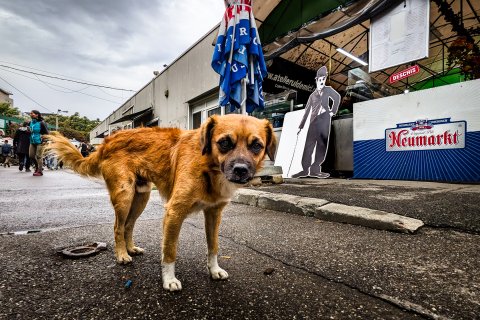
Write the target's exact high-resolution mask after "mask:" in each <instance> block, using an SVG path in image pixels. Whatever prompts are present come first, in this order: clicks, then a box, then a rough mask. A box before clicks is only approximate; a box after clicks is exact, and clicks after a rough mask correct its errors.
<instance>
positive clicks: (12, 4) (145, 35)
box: [0, 0, 224, 120]
mask: <svg viewBox="0 0 480 320" xmlns="http://www.w3.org/2000/svg"><path fill="white" fill-rule="evenodd" d="M223 12H224V2H223V0H133V1H127V0H33V1H32V0H0V65H1V66H0V88H2V89H5V90H7V91H10V92H11V93H13V96H12V98H13V100H14V106H15V107H17V108H19V109H20V110H22V111H30V110H31V109H38V110H39V111H40V112H44V113H55V112H56V111H57V109H61V110H68V111H69V114H73V113H75V112H78V113H80V115H82V116H87V117H88V118H90V119H96V118H99V119H100V120H103V119H104V118H105V117H107V116H108V115H109V114H110V113H111V112H112V111H114V110H115V109H117V108H118V107H119V106H120V105H121V104H123V102H125V100H127V99H128V98H129V97H131V96H132V95H133V94H134V93H135V92H132V91H118V90H111V89H105V88H103V89H102V88H97V87H92V86H87V85H84V84H76V83H71V82H66V81H61V80H56V79H51V78H46V77H42V76H39V75H35V74H32V73H25V72H21V71H19V70H14V69H11V68H17V69H22V70H28V71H32V72H35V73H42V74H48V75H51V76H55V77H61V78H69V79H75V80H80V81H83V82H88V83H95V84H100V85H104V86H109V87H115V88H121V89H129V90H134V91H137V90H139V89H140V88H142V87H143V86H144V85H145V84H147V83H148V81H150V80H151V79H152V78H153V76H154V75H153V71H154V70H158V71H161V70H162V69H163V65H164V64H170V63H171V62H172V61H173V60H175V59H176V58H178V57H179V56H180V55H181V54H182V53H183V52H185V51H186V50H187V49H188V48H189V47H190V46H191V45H193V44H194V43H195V42H196V41H197V40H199V39H200V38H201V37H202V36H203V35H205V34H206V33H207V32H208V31H209V30H211V29H212V28H213V27H215V25H216V24H217V23H218V22H219V21H220V20H221V18H222V15H223ZM212 50H213V47H212ZM212 52H213V51H212ZM5 66H8V67H10V68H7V67H5Z"/></svg>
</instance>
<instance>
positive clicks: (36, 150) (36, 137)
mask: <svg viewBox="0 0 480 320" xmlns="http://www.w3.org/2000/svg"><path fill="white" fill-rule="evenodd" d="M30 117H31V118H32V121H31V122H30V132H31V135H30V149H29V156H30V160H31V162H32V164H33V165H34V166H35V172H34V173H33V175H34V176H36V177H38V176H43V167H42V164H43V163H42V135H44V134H48V128H47V124H46V123H45V122H44V121H43V117H42V114H41V113H40V111H38V110H32V111H31V112H30Z"/></svg>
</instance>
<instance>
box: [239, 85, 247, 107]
mask: <svg viewBox="0 0 480 320" xmlns="http://www.w3.org/2000/svg"><path fill="white" fill-rule="evenodd" d="M240 111H241V112H242V114H243V115H246V114H247V80H246V79H245V78H243V79H242V104H241V105H240Z"/></svg>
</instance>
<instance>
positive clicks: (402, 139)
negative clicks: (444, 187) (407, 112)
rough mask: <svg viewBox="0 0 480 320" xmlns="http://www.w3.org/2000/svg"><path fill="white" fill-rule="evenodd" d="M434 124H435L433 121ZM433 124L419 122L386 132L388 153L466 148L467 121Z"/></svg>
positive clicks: (423, 121) (424, 121)
mask: <svg viewBox="0 0 480 320" xmlns="http://www.w3.org/2000/svg"><path fill="white" fill-rule="evenodd" d="M432 122H435V120H433V121H432ZM438 122H439V123H437V124H431V123H430V122H428V121H426V120H422V121H417V122H416V124H415V125H413V126H412V127H410V128H405V127H400V128H398V127H397V128H393V129H387V130H385V141H386V150H387V151H413V150H437V149H461V148H465V127H466V122H465V121H458V122H447V123H442V122H441V121H438Z"/></svg>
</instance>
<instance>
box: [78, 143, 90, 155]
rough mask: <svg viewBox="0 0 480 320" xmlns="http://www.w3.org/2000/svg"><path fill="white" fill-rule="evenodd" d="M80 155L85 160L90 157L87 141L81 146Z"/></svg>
mask: <svg viewBox="0 0 480 320" xmlns="http://www.w3.org/2000/svg"><path fill="white" fill-rule="evenodd" d="M80 153H81V154H82V156H83V157H84V158H86V157H88V155H89V154H90V152H89V147H88V144H86V143H85V141H82V144H81V146H80Z"/></svg>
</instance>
